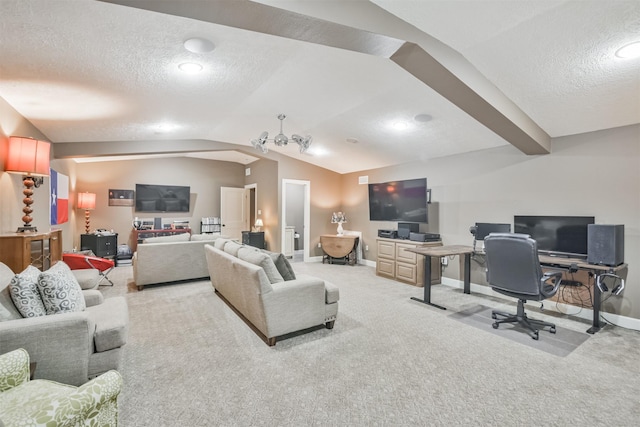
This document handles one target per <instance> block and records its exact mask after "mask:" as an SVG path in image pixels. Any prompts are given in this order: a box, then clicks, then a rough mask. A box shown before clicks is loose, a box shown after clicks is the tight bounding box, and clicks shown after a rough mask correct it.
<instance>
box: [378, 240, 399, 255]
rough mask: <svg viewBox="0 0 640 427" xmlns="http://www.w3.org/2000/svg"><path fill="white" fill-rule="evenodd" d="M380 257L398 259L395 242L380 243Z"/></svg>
mask: <svg viewBox="0 0 640 427" xmlns="http://www.w3.org/2000/svg"><path fill="white" fill-rule="evenodd" d="M378 257H380V258H389V259H395V258H396V244H395V243H394V242H380V241H379V242H378Z"/></svg>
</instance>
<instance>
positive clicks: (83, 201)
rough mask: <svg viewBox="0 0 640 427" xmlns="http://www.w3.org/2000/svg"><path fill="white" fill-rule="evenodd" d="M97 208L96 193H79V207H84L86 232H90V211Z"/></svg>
mask: <svg viewBox="0 0 640 427" xmlns="http://www.w3.org/2000/svg"><path fill="white" fill-rule="evenodd" d="M95 208H96V194H95V193H78V209H84V234H89V222H90V219H89V215H90V214H89V211H92V210H94V209H95Z"/></svg>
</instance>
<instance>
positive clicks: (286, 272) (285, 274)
mask: <svg viewBox="0 0 640 427" xmlns="http://www.w3.org/2000/svg"><path fill="white" fill-rule="evenodd" d="M260 251H262V252H264V253H265V254H267V255H269V256H270V257H271V259H272V260H273V263H274V264H275V265H276V268H277V269H278V272H279V273H280V275H281V276H282V278H283V279H284V280H285V281H289V280H296V274H295V273H294V272H293V268H291V264H289V260H287V257H285V256H284V254H282V253H278V252H271V251H268V250H266V249H260Z"/></svg>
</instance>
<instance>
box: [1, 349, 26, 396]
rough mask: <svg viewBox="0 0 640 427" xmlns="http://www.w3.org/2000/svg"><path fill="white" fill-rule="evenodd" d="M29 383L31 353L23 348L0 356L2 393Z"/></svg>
mask: <svg viewBox="0 0 640 427" xmlns="http://www.w3.org/2000/svg"><path fill="white" fill-rule="evenodd" d="M27 381H29V353H27V351H26V350H25V349H23V348H19V349H17V350H13V351H10V352H9V353H5V354H2V355H0V393H1V392H3V391H6V390H9V389H11V388H13V387H17V386H19V385H20V384H22V383H26V382H27Z"/></svg>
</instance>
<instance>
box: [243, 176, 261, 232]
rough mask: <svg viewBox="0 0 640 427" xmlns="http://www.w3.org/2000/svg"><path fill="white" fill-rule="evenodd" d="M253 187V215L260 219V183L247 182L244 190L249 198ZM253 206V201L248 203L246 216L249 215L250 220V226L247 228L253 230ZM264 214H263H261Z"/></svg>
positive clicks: (248, 219)
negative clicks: (251, 210) (251, 209)
mask: <svg viewBox="0 0 640 427" xmlns="http://www.w3.org/2000/svg"><path fill="white" fill-rule="evenodd" d="M251 189H253V190H254V191H253V217H254V218H255V219H258V184H257V183H255V182H254V183H253V184H245V185H244V190H245V191H246V192H247V199H248V198H249V195H250V194H251V191H250V190H251ZM250 206H251V202H250V201H249V202H248V203H247V206H246V209H247V212H246V214H247V215H246V216H247V221H248V222H249V224H248V225H249V228H247V230H249V231H251V230H253V224H252V223H251V212H249V209H250ZM260 216H262V215H260Z"/></svg>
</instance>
